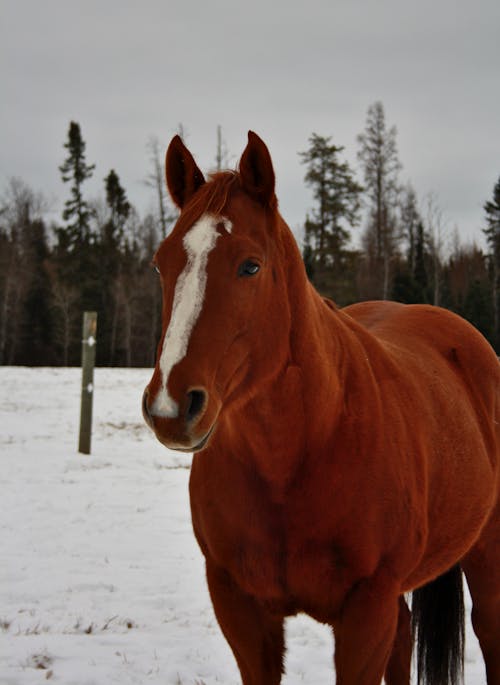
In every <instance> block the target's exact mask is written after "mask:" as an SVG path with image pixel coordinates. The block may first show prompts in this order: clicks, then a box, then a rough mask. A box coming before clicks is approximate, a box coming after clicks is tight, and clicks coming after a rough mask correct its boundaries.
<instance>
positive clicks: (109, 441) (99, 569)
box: [0, 367, 486, 685]
mask: <svg viewBox="0 0 500 685" xmlns="http://www.w3.org/2000/svg"><path fill="white" fill-rule="evenodd" d="M150 373H151V371H150V370H146V369H96V372H95V379H94V381H95V382H94V386H95V394H94V422H93V423H94V433H93V439H92V454H91V455H90V456H83V455H81V454H79V453H78V452H77V449H76V445H77V441H78V419H79V401H80V388H81V371H80V370H79V369H50V368H47V369H29V368H19V367H17V368H14V367H0V387H1V388H2V390H1V395H0V425H1V426H2V428H1V432H0V460H1V461H0V493H1V494H0V554H1V557H0V558H1V562H0V685H31V684H35V683H41V682H45V681H47V680H48V681H51V682H54V683H61V684H63V685H108V684H112V683H120V684H121V685H129V684H134V685H135V684H142V683H144V684H145V685H146V684H148V685H216V684H217V685H234V684H236V683H239V682H240V681H239V677H238V672H237V669H236V665H235V662H234V659H233V657H232V654H231V652H230V650H229V648H228V646H227V644H226V642H225V640H224V638H223V637H222V635H221V633H220V630H219V628H218V625H217V622H216V620H215V617H214V614H213V611H212V607H211V604H210V600H209V597H208V592H207V589H206V586H205V580H204V566H203V559H202V556H201V553H200V551H199V550H198V547H197V545H196V542H195V540H194V537H193V534H192V530H191V521H190V515H189V502H188V478H189V465H190V457H189V455H187V456H186V455H182V454H177V453H174V452H169V451H168V450H166V449H165V448H164V447H162V446H161V445H160V444H159V443H158V442H156V440H155V439H154V437H153V436H152V434H151V433H150V432H149V431H148V429H147V428H146V426H145V425H144V424H143V421H142V416H141V409H140V405H141V394H142V389H143V387H144V386H145V385H146V383H147V381H148V380H149V377H150ZM469 604H470V602H469ZM286 629H287V644H288V653H287V659H286V669H287V673H286V676H285V677H284V679H283V683H284V685H299V684H305V683H315V684H318V685H320V684H321V683H324V684H325V685H326V683H332V682H334V675H333V667H332V652H333V640H332V637H331V635H330V631H329V629H328V628H327V627H326V626H323V625H320V624H318V623H315V622H314V621H312V620H311V619H309V618H307V617H306V616H298V617H295V618H293V619H289V620H288V621H287V626H286ZM466 682H467V683H468V685H483V684H484V683H485V682H486V680H485V676H484V667H483V662H482V658H481V655H480V651H479V648H478V645H477V642H476V641H475V638H474V636H473V635H472V631H471V628H470V624H469V625H468V627H467V651H466Z"/></svg>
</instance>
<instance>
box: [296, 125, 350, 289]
mask: <svg viewBox="0 0 500 685" xmlns="http://www.w3.org/2000/svg"><path fill="white" fill-rule="evenodd" d="M343 150H344V148H343V147H340V146H337V145H334V144H333V143H332V142H331V138H330V137H324V136H320V135H318V134H316V133H313V134H312V135H311V137H310V138H309V148H308V149H307V150H306V151H305V152H300V153H299V155H300V157H301V161H302V163H303V164H305V165H307V167H306V168H307V170H306V174H305V177H304V180H305V182H306V185H307V186H309V187H310V188H311V189H312V192H313V198H314V200H315V203H316V204H315V207H314V208H313V210H312V212H311V214H309V215H308V216H307V218H306V221H305V246H304V259H305V261H306V262H307V269H308V273H309V274H310V275H311V277H312V280H313V282H314V283H315V285H316V287H318V288H319V289H320V290H321V291H322V292H323V293H324V294H325V295H329V296H331V297H332V296H335V297H336V299H339V297H338V296H339V293H338V292H336V286H338V285H339V284H340V283H341V282H342V280H343V279H344V278H345V267H346V261H348V255H349V250H348V249H347V246H348V243H349V240H350V237H351V234H350V228H351V227H352V226H356V225H357V224H358V222H359V212H360V194H361V192H362V190H363V189H362V187H361V186H360V185H359V184H358V183H357V182H356V181H355V180H354V177H353V172H352V171H351V169H350V167H349V164H348V163H347V162H345V161H342V160H341V159H340V155H341V153H342V152H343ZM340 299H342V298H340Z"/></svg>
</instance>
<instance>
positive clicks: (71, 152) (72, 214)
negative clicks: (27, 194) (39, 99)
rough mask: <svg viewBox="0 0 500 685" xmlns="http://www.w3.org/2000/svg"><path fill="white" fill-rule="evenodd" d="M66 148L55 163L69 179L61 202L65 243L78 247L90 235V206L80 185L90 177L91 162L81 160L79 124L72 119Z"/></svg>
mask: <svg viewBox="0 0 500 685" xmlns="http://www.w3.org/2000/svg"><path fill="white" fill-rule="evenodd" d="M64 147H65V148H66V150H67V151H68V157H67V159H66V161H65V162H64V163H63V164H62V165H61V166H60V167H59V171H60V172H61V175H62V180H63V181H64V183H70V182H71V183H72V186H71V198H70V199H69V200H66V202H65V205H64V207H65V208H64V212H63V219H64V221H69V222H70V223H69V224H68V225H67V227H66V229H65V230H66V232H67V235H68V239H69V245H70V247H71V248H72V249H74V248H77V247H80V246H81V245H82V244H83V243H86V242H88V240H89V238H90V216H91V212H90V208H89V205H88V204H87V202H86V201H85V200H84V199H83V194H82V186H83V184H84V182H85V181H86V180H88V179H89V178H91V176H92V173H93V171H94V169H95V164H90V165H89V164H87V163H86V160H85V142H84V141H83V138H82V134H81V132H80V126H79V124H77V123H76V122H74V121H72V122H70V125H69V131H68V140H67V142H66V143H65V144H64Z"/></svg>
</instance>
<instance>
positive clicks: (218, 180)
mask: <svg viewBox="0 0 500 685" xmlns="http://www.w3.org/2000/svg"><path fill="white" fill-rule="evenodd" d="M239 188H241V183H240V176H239V174H238V172H236V171H217V172H215V173H212V174H210V175H209V176H208V179H207V182H206V183H204V184H203V185H202V186H201V187H200V188H198V190H197V192H196V194H195V195H194V197H193V198H192V200H191V201H190V202H189V207H188V208H186V209H189V213H190V214H191V212H193V213H195V214H196V215H197V216H201V215H202V214H204V213H206V212H208V213H210V214H215V215H219V214H222V213H223V211H224V209H225V207H226V206H227V204H228V201H229V198H230V196H231V195H232V194H233V193H234V191H236V190H238V189H239Z"/></svg>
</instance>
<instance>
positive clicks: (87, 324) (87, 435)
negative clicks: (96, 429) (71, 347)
mask: <svg viewBox="0 0 500 685" xmlns="http://www.w3.org/2000/svg"><path fill="white" fill-rule="evenodd" d="M96 334H97V312H84V313H83V334H82V401H81V408H80V440H79V443H78V451H79V452H81V453H82V454H90V441H91V437H92V401H93V398H94V364H95V345H96Z"/></svg>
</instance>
